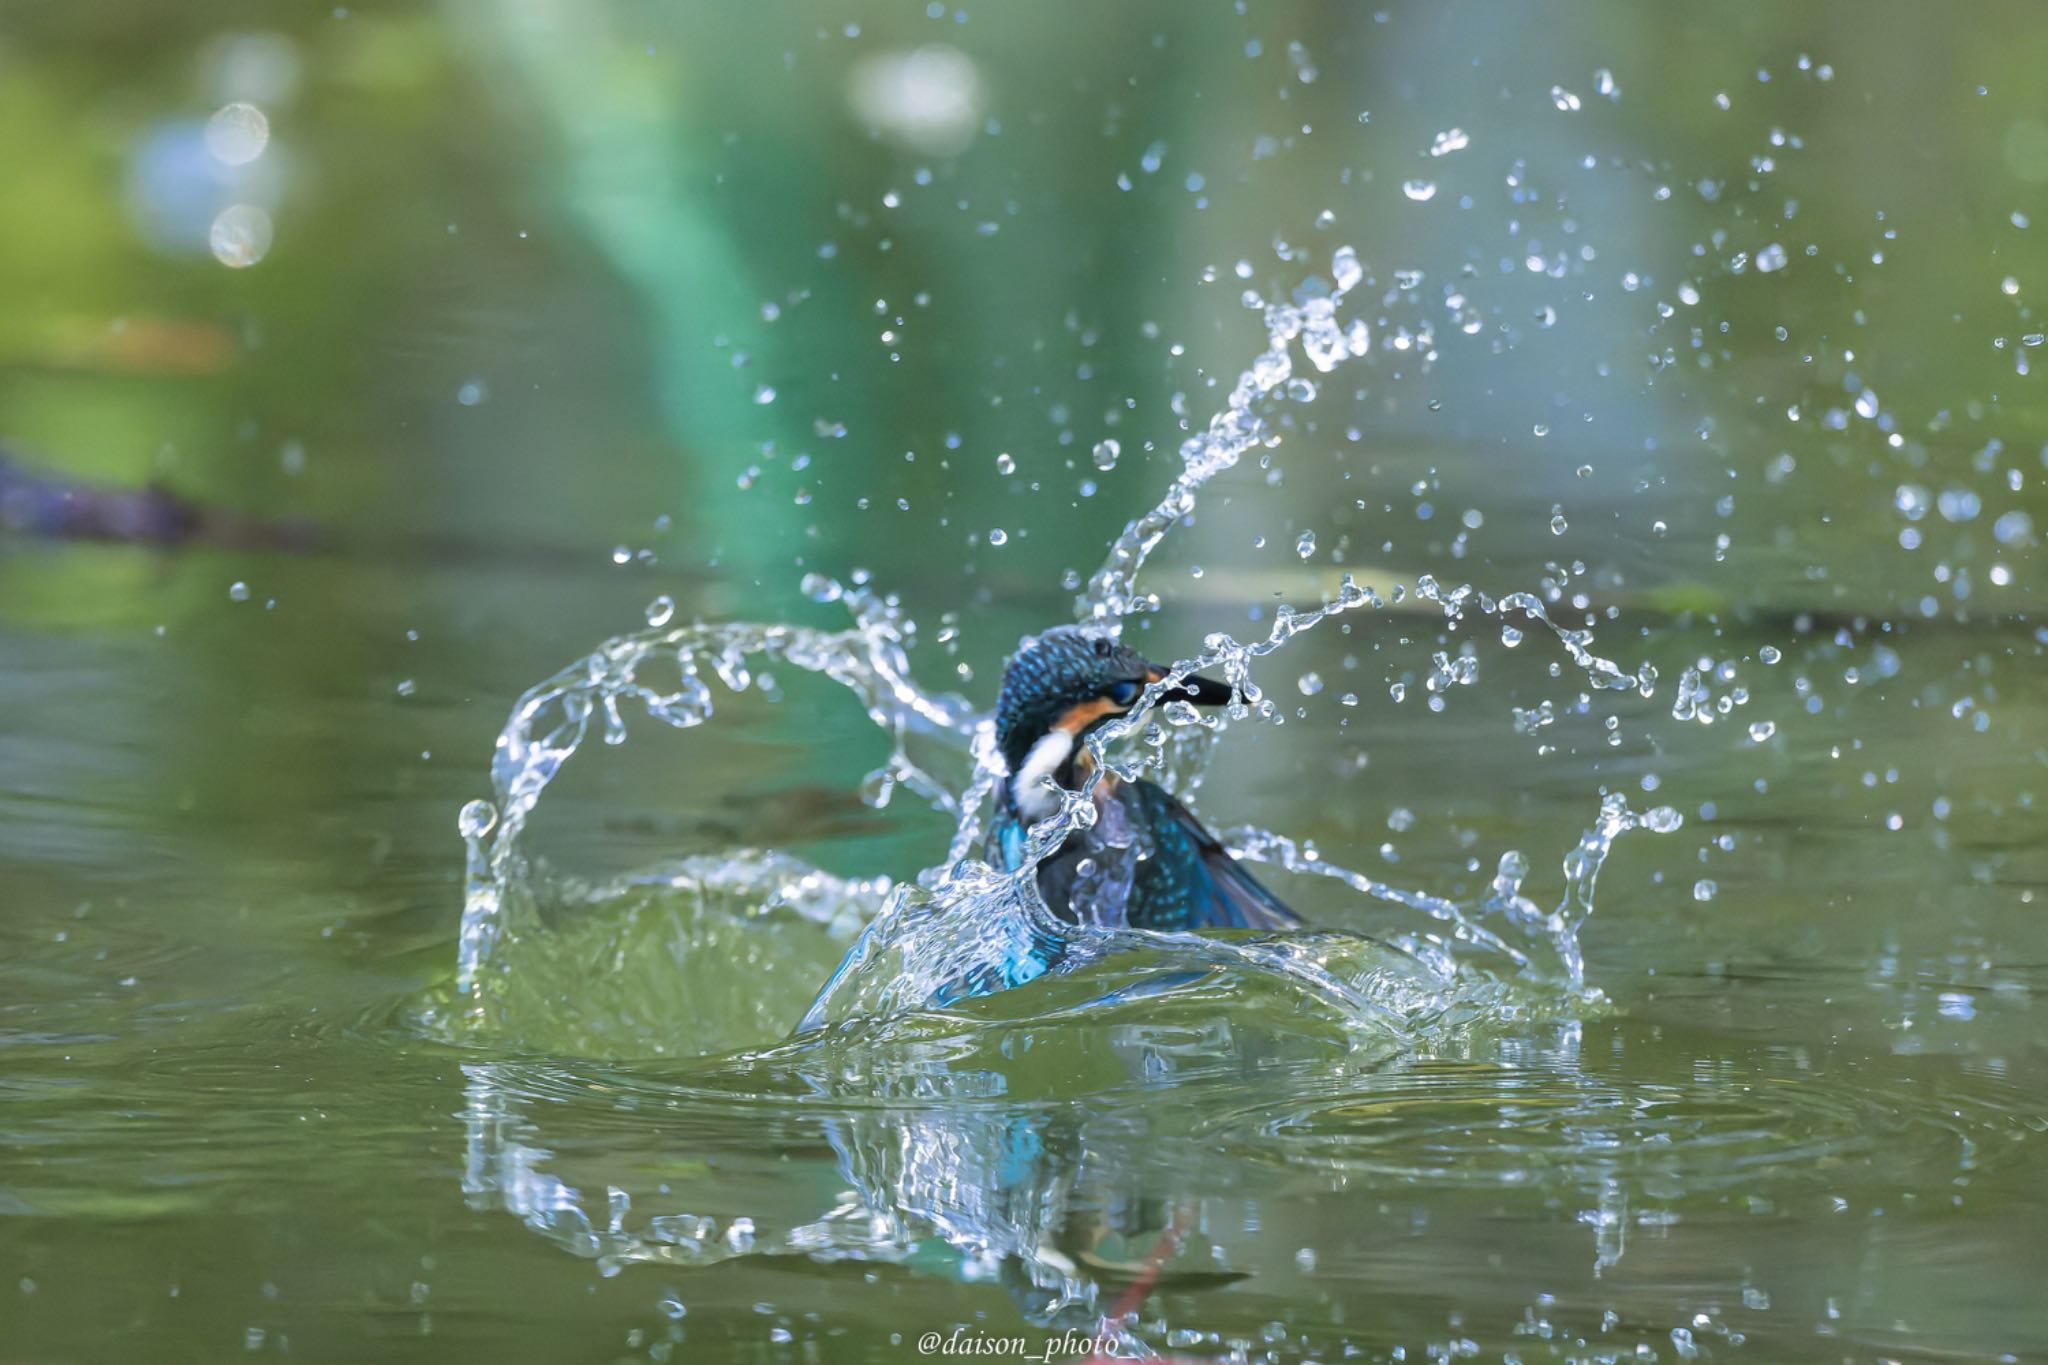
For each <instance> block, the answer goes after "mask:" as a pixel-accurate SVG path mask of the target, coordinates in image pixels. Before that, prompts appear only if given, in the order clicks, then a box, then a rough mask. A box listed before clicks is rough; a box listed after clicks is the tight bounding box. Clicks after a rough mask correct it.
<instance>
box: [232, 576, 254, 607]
mask: <svg viewBox="0 0 2048 1365" xmlns="http://www.w3.org/2000/svg"><path fill="white" fill-rule="evenodd" d="M248 600H249V585H248V584H247V583H244V582H243V581H242V580H241V579H239V578H238V579H236V580H235V581H234V582H232V583H230V584H228V601H230V602H246V601H248Z"/></svg>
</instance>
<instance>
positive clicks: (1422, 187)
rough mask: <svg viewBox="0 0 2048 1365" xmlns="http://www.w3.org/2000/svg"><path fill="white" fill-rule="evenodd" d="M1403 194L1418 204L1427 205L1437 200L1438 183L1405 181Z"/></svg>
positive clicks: (1431, 181) (1402, 186) (1402, 188)
mask: <svg viewBox="0 0 2048 1365" xmlns="http://www.w3.org/2000/svg"><path fill="white" fill-rule="evenodd" d="M1401 193H1403V194H1405V195H1407V196H1408V197H1409V198H1410V199H1413V200H1414V201H1415V202H1416V203H1418V204H1426V203H1428V202H1429V201H1430V200H1432V199H1434V198H1436V182H1435V181H1434V180H1407V181H1403V182H1402V184H1401Z"/></svg>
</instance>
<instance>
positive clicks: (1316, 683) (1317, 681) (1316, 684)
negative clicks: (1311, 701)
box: [1294, 672, 1323, 697]
mask: <svg viewBox="0 0 2048 1365" xmlns="http://www.w3.org/2000/svg"><path fill="white" fill-rule="evenodd" d="M1294 685H1295V687H1296V688H1297V689H1299V691H1300V692H1301V695H1302V696H1304V697H1313V696H1314V695H1315V694H1316V693H1318V692H1320V691H1322V690H1323V675H1322V674H1320V673H1313V672H1311V673H1304V674H1302V675H1301V676H1300V677H1299V678H1296V679H1295V680H1294Z"/></svg>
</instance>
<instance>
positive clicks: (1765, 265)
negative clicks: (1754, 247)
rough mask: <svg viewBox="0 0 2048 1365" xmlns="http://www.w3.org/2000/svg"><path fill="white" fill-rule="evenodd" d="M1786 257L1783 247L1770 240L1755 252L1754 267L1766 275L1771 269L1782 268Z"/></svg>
mask: <svg viewBox="0 0 2048 1365" xmlns="http://www.w3.org/2000/svg"><path fill="white" fill-rule="evenodd" d="M1786 259H1787V257H1786V255H1785V248H1784V247H1783V246H1782V245H1781V244H1779V243H1777V242H1772V243H1771V244H1770V245H1769V246H1767V247H1765V248H1764V249H1763V250H1761V251H1759V252H1757V253H1756V268H1757V269H1758V270H1761V271H1762V272H1763V273H1764V274H1766V275H1768V274H1770V273H1771V272H1772V271H1773V270H1783V269H1784V268H1785V262H1786Z"/></svg>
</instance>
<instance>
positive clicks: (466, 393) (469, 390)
mask: <svg viewBox="0 0 2048 1365" xmlns="http://www.w3.org/2000/svg"><path fill="white" fill-rule="evenodd" d="M490 396H491V388H490V385H488V384H486V383H484V381H483V380H481V379H470V380H465V381H464V382H463V385H462V387H461V388H459V389H457V390H456V391H455V401H456V402H458V403H460V404H462V406H464V407H465V408H473V407H475V406H476V405H477V404H479V403H481V402H483V401H484V400H485V399H487V398H489V397H490Z"/></svg>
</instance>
